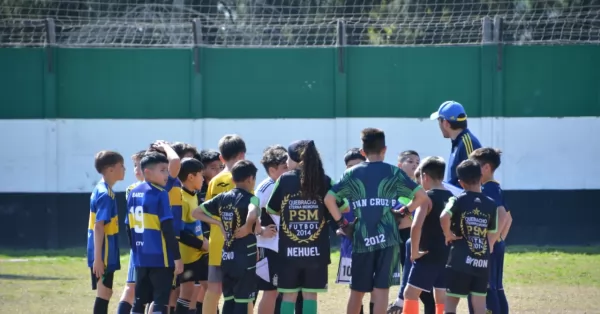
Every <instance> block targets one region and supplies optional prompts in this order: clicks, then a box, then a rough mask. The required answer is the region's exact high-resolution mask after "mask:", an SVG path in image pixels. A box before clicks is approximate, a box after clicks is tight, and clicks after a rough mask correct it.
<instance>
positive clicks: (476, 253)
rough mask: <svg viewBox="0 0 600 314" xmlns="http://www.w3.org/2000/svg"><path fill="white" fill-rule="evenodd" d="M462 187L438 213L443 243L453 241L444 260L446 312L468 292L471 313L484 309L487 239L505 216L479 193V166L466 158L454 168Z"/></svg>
mask: <svg viewBox="0 0 600 314" xmlns="http://www.w3.org/2000/svg"><path fill="white" fill-rule="evenodd" d="M456 174H457V175H458V181H459V183H460V185H461V186H462V187H463V189H464V190H465V191H464V192H463V193H461V194H460V195H459V196H458V197H452V198H450V200H449V201H448V204H446V208H444V211H443V213H442V215H441V216H440V222H441V225H442V229H443V230H444V237H445V241H446V244H450V243H451V244H452V246H451V248H450V255H449V257H448V263H447V264H446V303H445V311H446V314H455V313H456V307H457V306H458V302H459V301H460V298H466V297H467V296H469V295H471V305H472V307H473V312H474V314H485V313H486V303H485V302H486V301H485V296H486V292H487V286H488V278H489V270H488V263H489V257H490V250H491V248H490V243H495V242H496V241H497V240H498V236H499V234H498V233H497V230H498V226H499V225H502V221H503V220H504V217H503V215H502V214H501V213H499V211H498V208H497V207H496V204H495V203H494V201H493V200H492V199H490V198H489V197H487V196H485V195H484V194H483V193H481V183H480V180H481V168H480V166H479V164H478V163H477V162H476V161H474V160H465V161H463V162H461V163H460V164H459V165H458V167H457V168H456Z"/></svg>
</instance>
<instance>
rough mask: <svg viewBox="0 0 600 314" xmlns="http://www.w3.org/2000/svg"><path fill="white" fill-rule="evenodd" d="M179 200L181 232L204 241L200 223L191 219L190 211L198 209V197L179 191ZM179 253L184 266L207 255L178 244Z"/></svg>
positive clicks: (183, 190)
mask: <svg viewBox="0 0 600 314" xmlns="http://www.w3.org/2000/svg"><path fill="white" fill-rule="evenodd" d="M181 199H182V201H183V203H182V205H181V207H182V209H181V221H182V223H183V230H185V231H186V232H191V233H193V234H194V235H195V236H196V237H197V238H198V239H200V240H204V236H203V233H202V224H201V222H200V221H199V220H196V219H194V217H192V211H193V210H194V209H196V207H198V197H197V196H196V194H190V193H188V192H187V191H186V190H185V189H181ZM179 251H180V252H181V261H182V262H183V263H184V264H190V263H193V262H195V261H197V260H199V259H200V258H201V257H202V255H204V254H207V253H208V252H205V251H200V250H198V249H195V248H193V247H190V246H187V245H185V244H183V243H181V242H180V243H179Z"/></svg>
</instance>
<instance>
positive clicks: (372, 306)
mask: <svg viewBox="0 0 600 314" xmlns="http://www.w3.org/2000/svg"><path fill="white" fill-rule="evenodd" d="M374 308H375V303H373V302H369V314H373V313H375V310H374Z"/></svg>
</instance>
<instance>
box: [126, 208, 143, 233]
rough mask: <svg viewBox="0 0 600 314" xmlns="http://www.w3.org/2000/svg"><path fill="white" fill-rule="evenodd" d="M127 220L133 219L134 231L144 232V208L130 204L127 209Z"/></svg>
mask: <svg viewBox="0 0 600 314" xmlns="http://www.w3.org/2000/svg"><path fill="white" fill-rule="evenodd" d="M129 221H130V222H131V221H133V230H134V231H135V232H136V233H144V208H143V207H142V206H136V207H133V206H132V207H131V208H130V209H129Z"/></svg>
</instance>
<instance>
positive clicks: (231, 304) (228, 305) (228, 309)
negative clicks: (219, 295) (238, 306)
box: [223, 299, 235, 314]
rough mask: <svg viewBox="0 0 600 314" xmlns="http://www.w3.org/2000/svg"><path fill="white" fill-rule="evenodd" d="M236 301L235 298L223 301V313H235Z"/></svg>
mask: <svg viewBox="0 0 600 314" xmlns="http://www.w3.org/2000/svg"><path fill="white" fill-rule="evenodd" d="M234 311H235V301H234V300H233V299H231V300H227V301H225V302H224V303H223V314H233V313H235V312H234Z"/></svg>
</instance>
